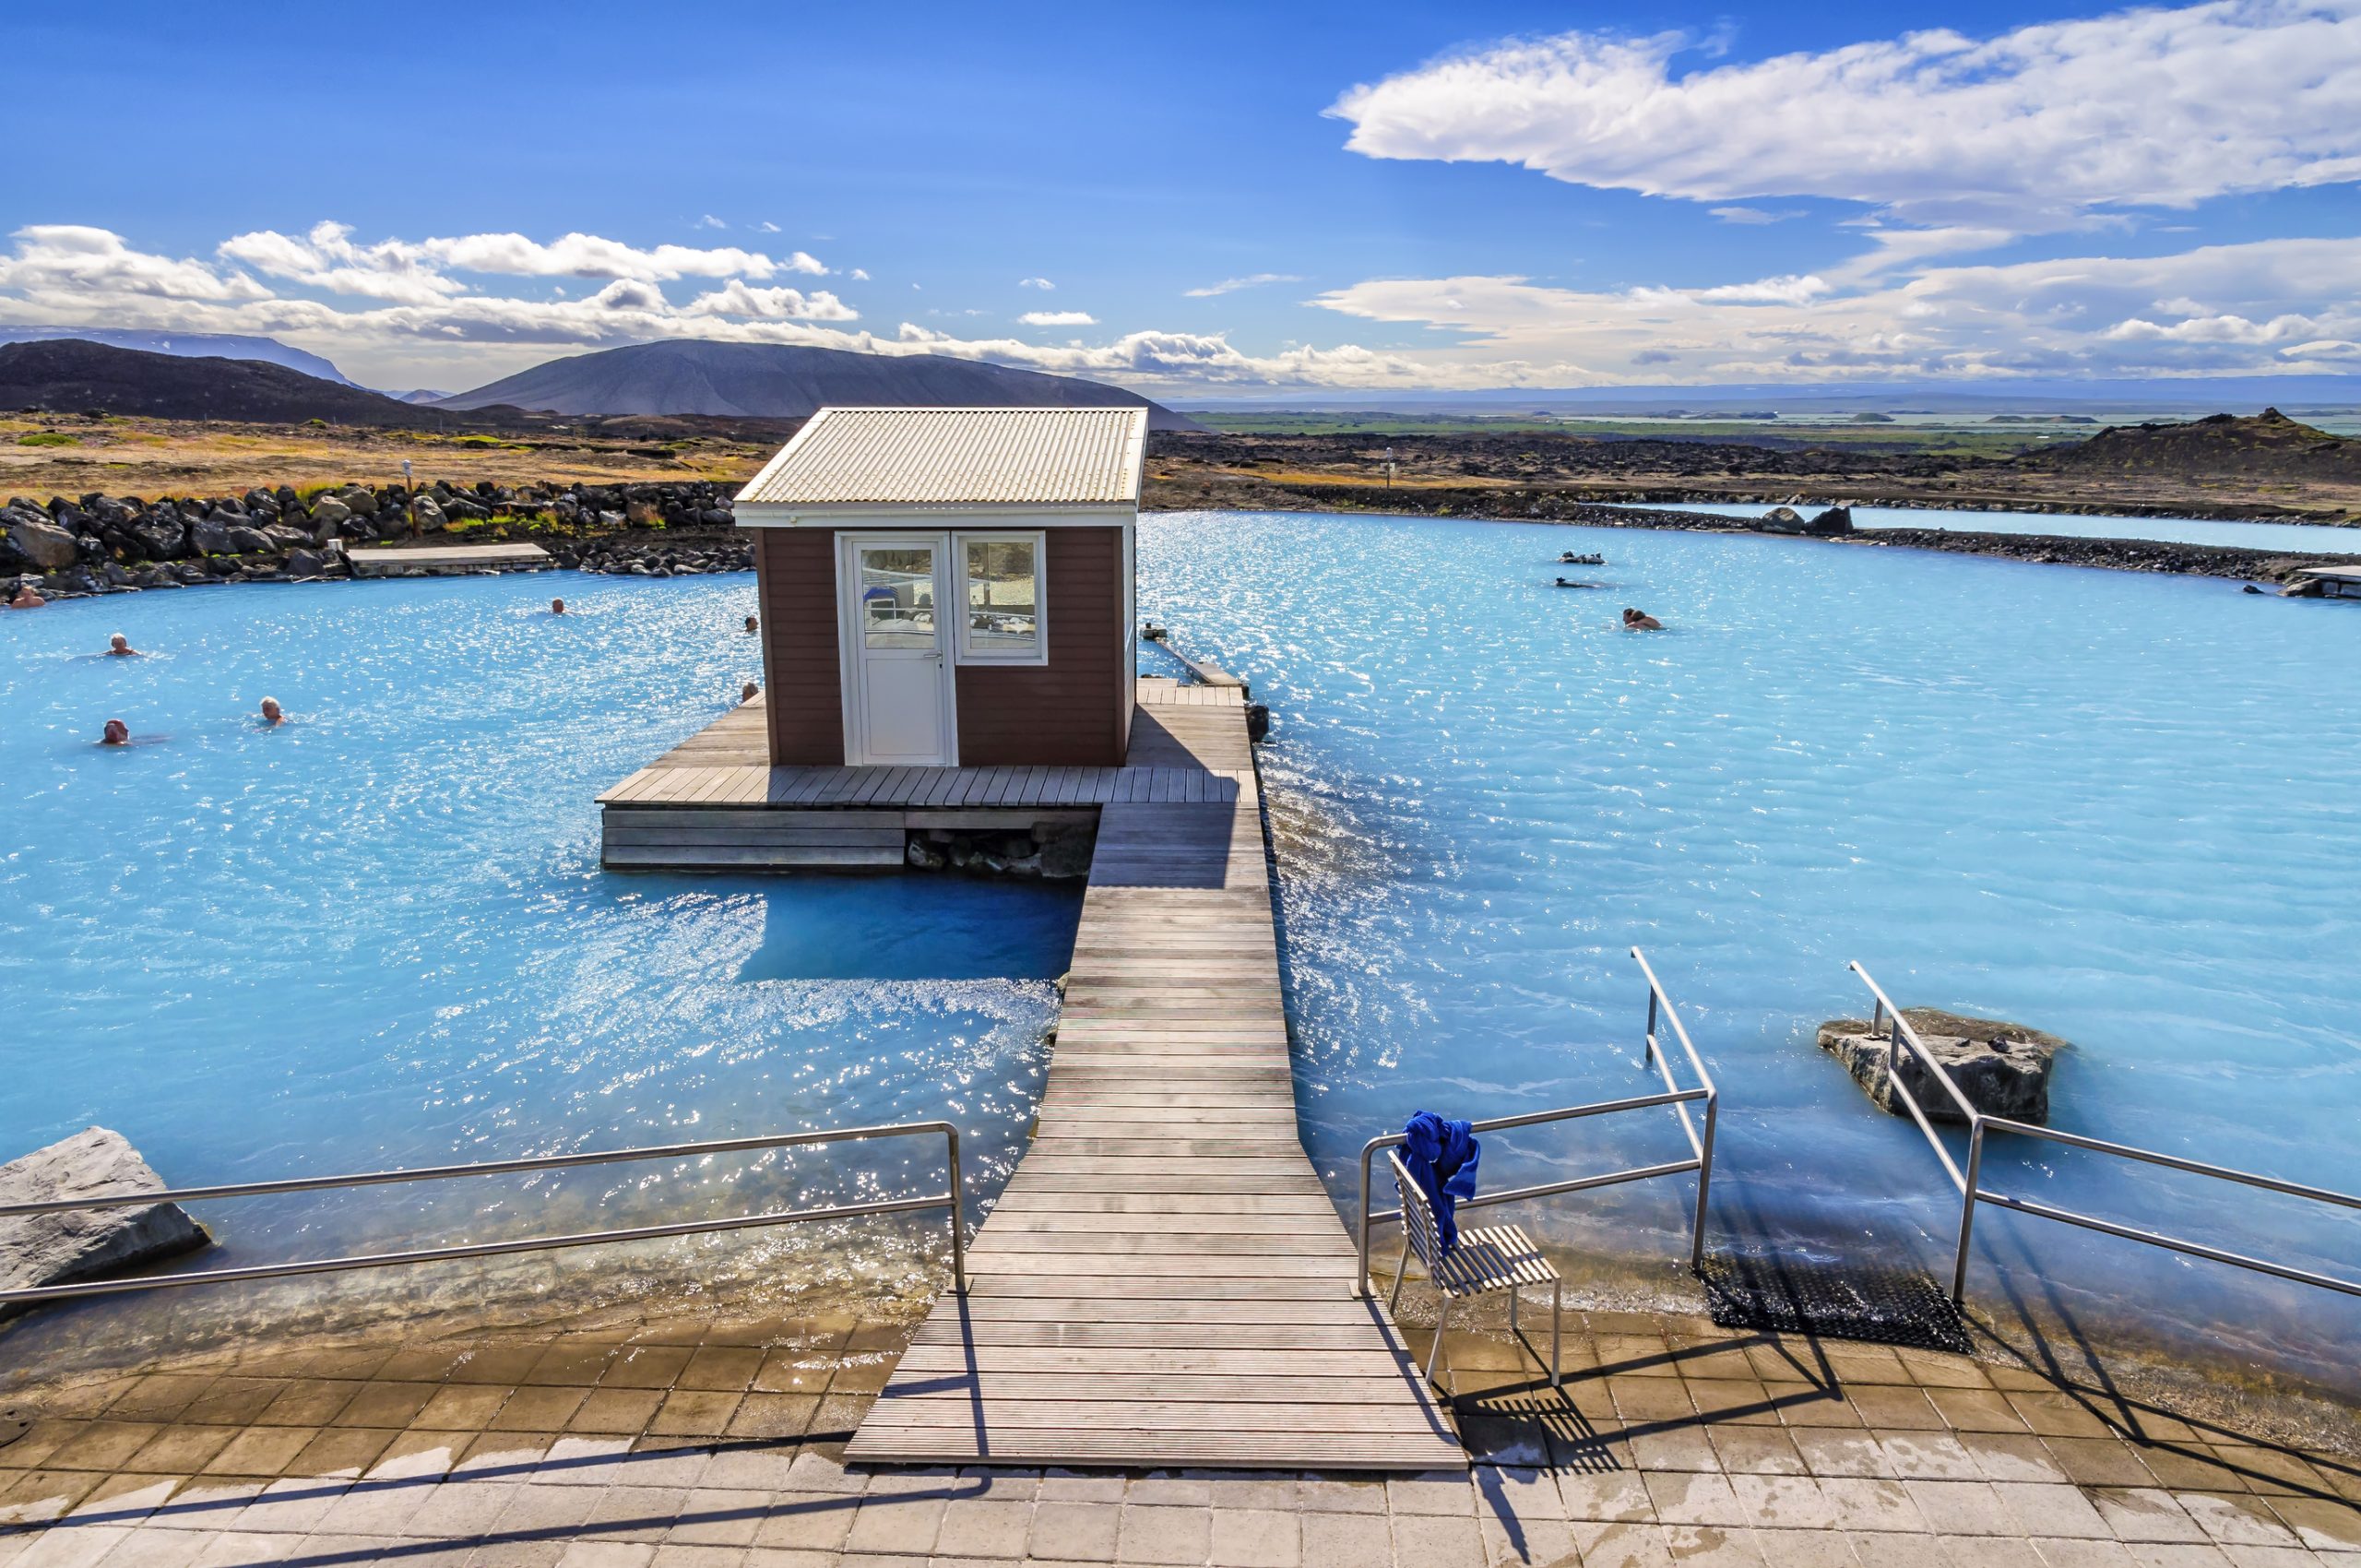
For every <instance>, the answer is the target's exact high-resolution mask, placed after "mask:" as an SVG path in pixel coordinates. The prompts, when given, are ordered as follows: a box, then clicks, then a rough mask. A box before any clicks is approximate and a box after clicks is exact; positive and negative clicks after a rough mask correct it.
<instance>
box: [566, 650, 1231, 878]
mask: <svg viewBox="0 0 2361 1568" xmlns="http://www.w3.org/2000/svg"><path fill="white" fill-rule="evenodd" d="M1139 698H1140V701H1141V703H1142V704H1143V705H1144V706H1142V707H1140V708H1139V709H1138V710H1137V716H1136V717H1135V718H1134V719H1133V726H1132V733H1133V740H1132V747H1131V766H1125V767H772V766H769V764H768V758H767V752H766V749H765V740H764V733H763V710H762V705H761V703H760V701H759V700H757V701H755V702H753V703H749V704H746V705H745V706H743V707H736V708H733V709H731V710H730V712H728V713H725V714H723V715H722V716H721V717H720V718H719V719H716V720H714V721H713V722H712V723H711V724H708V725H706V727H705V728H704V729H703V730H700V731H697V732H696V733H695V734H694V735H692V736H690V737H689V738H688V739H687V740H686V741H683V742H681V744H679V745H677V746H675V747H673V748H672V749H671V750H670V751H669V752H667V753H665V754H663V755H662V756H660V757H658V758H657V759H656V760H655V761H654V762H652V763H650V764H648V766H646V767H643V768H641V769H640V770H639V771H638V772H636V773H635V774H633V775H632V776H631V777H630V778H625V779H623V781H622V782H621V783H619V784H617V785H616V786H615V787H614V788H612V789H611V790H608V791H607V792H606V793H604V794H602V795H600V796H599V804H600V805H601V806H602V807H604V808H605V811H604V814H603V816H604V825H605V826H604V843H603V847H602V851H601V858H602V860H603V861H604V863H605V864H607V865H609V866H611V867H615V868H618V869H628V868H637V869H643V870H657V869H664V870H685V871H724V870H747V871H790V870H801V869H805V868H811V867H862V866H866V867H874V868H881V869H882V868H884V867H887V866H896V865H899V864H901V863H902V855H903V842H904V839H903V835H904V834H905V833H907V832H908V830H909V829H912V828H927V827H962V828H1019V829H1021V828H1026V827H1029V826H1034V825H1036V824H1038V823H1048V824H1052V825H1058V824H1066V823H1074V824H1080V823H1087V822H1089V821H1090V820H1091V819H1092V818H1094V817H1095V816H1096V815H1097V811H1098V809H1099V808H1100V807H1102V806H1107V805H1114V804H1127V803H1134V802H1159V803H1170V804H1224V805H1226V804H1228V803H1231V802H1236V801H1237V800H1238V798H1239V792H1240V779H1241V778H1243V779H1245V780H1247V781H1248V786H1247V787H1248V788H1250V789H1251V781H1252V777H1253V768H1252V760H1251V759H1250V758H1246V757H1243V756H1240V757H1238V758H1235V759H1232V764H1233V765H1232V766H1224V767H1211V766H1206V765H1205V763H1204V761H1203V760H1201V759H1200V758H1198V757H1197V756H1196V755H1194V754H1192V753H1191V752H1190V750H1189V749H1188V747H1187V746H1185V745H1183V744H1181V743H1180V742H1177V741H1174V740H1173V739H1172V738H1171V735H1170V732H1169V722H1171V723H1178V722H1181V719H1180V716H1181V715H1188V714H1194V713H1197V712H1199V711H1204V712H1207V713H1213V712H1220V713H1225V714H1227V715H1228V720H1229V721H1230V722H1236V721H1237V716H1238V713H1239V706H1238V705H1239V694H1238V693H1237V692H1236V691H1234V690H1228V691H1225V690H1221V689H1219V688H1213V687H1204V686H1182V685H1179V684H1178V683H1175V682H1174V681H1172V680H1171V679H1169V678H1167V677H1148V678H1144V679H1142V680H1141V681H1140V683H1139ZM1168 719H1169V722H1168ZM1244 742H1245V738H1244V734H1243V732H1242V731H1241V732H1240V737H1239V743H1240V747H1241V748H1242V747H1243V745H1244Z"/></svg>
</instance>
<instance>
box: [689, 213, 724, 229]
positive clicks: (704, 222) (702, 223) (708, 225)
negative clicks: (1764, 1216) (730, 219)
mask: <svg viewBox="0 0 2361 1568" xmlns="http://www.w3.org/2000/svg"><path fill="white" fill-rule="evenodd" d="M689 227H691V228H693V229H727V228H729V227H730V225H729V224H727V223H724V222H723V221H722V220H720V219H718V218H716V217H715V216H714V215H713V214H712V213H710V212H708V213H706V215H705V216H704V217H703V218H700V219H698V220H696V221H695V222H694V223H692V224H691V225H689Z"/></svg>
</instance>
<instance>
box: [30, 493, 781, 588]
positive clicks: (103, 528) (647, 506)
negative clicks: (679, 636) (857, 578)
mask: <svg viewBox="0 0 2361 1568" xmlns="http://www.w3.org/2000/svg"><path fill="white" fill-rule="evenodd" d="M730 506H731V491H730V489H728V488H725V487H724V486H722V485H718V484H716V483H714V482H713V481H708V480H695V481H681V482H669V483H649V484H626V485H567V484H562V483H547V484H535V485H523V486H514V485H495V484H492V483H490V482H488V481H487V482H484V483H481V484H478V485H475V486H473V487H465V486H454V485H451V484H448V483H444V482H437V483H434V484H431V485H424V486H421V487H419V488H418V489H416V490H405V489H404V488H403V487H401V486H399V485H384V486H377V487H374V488H373V487H371V486H368V485H358V484H354V485H343V486H327V487H322V488H318V489H314V490H310V491H305V492H299V491H296V490H295V489H293V488H291V487H290V486H287V485H280V486H279V487H278V488H276V489H270V490H266V489H259V488H257V489H255V490H249V491H247V492H246V493H244V494H243V495H234V496H215V497H212V498H209V499H204V498H196V497H184V498H169V497H168V498H163V499H159V500H152V501H151V500H147V499H144V498H142V497H139V496H113V495H106V494H96V493H94V494H89V495H84V496H82V497H80V498H79V499H78V500H67V499H66V498H65V497H64V496H52V497H51V498H50V499H49V500H48V501H46V502H36V501H32V500H30V499H28V498H26V497H23V496H11V497H10V498H9V499H8V501H7V503H6V505H5V506H0V587H5V588H6V589H7V590H8V591H7V597H13V595H14V593H15V591H16V590H17V589H18V588H28V587H29V588H32V589H33V590H34V591H35V592H36V593H38V594H40V595H41V596H42V598H43V599H45V600H47V599H77V598H83V597H87V596H89V595H93V594H105V593H125V592H135V591H138V590H141V589H146V588H194V587H197V586H200V585H203V584H208V583H226V582H305V581H313V580H317V579H323V578H336V577H344V576H350V575H351V568H350V565H349V564H347V563H346V561H345V559H344V551H345V550H346V549H347V548H349V547H355V546H366V545H375V544H388V543H390V544H400V543H404V542H411V541H415V542H419V543H434V544H445V545H447V544H489V543H496V542H512V541H518V540H522V541H526V542H530V543H535V544H540V545H541V546H542V547H543V548H545V549H547V550H548V551H549V552H550V553H551V554H552V557H553V558H554V559H555V561H556V564H558V565H560V566H564V567H570V568H575V569H578V570H581V571H587V572H603V573H609V574H617V575H623V574H628V575H630V576H687V575H693V574H700V573H706V572H742V571H751V570H752V569H753V551H752V550H751V549H750V548H749V547H748V545H747V544H746V542H745V541H744V540H742V539H739V538H736V537H734V536H733V535H732V534H731V533H730V529H733V528H734V526H735V518H734V517H733V516H732V515H731V511H730Z"/></svg>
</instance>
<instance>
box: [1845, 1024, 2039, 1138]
mask: <svg viewBox="0 0 2361 1568" xmlns="http://www.w3.org/2000/svg"><path fill="white" fill-rule="evenodd" d="M1902 1016H1904V1017H1905V1018H1907V1019H1909V1020H1910V1025H1911V1027H1912V1028H1915V1029H1916V1030H1917V1031H1918V1038H1919V1039H1920V1040H1921V1041H1923V1042H1924V1043H1925V1044H1926V1047H1927V1049H1928V1051H1929V1052H1931V1053H1932V1054H1933V1056H1934V1058H1935V1060H1936V1061H1937V1062H1938V1063H1941V1065H1942V1069H1943V1071H1944V1073H1945V1074H1946V1075H1948V1076H1949V1077H1950V1078H1951V1080H1952V1083H1954V1084H1956V1085H1958V1086H1959V1090H1960V1093H1962V1094H1963V1095H1965V1096H1966V1097H1967V1102H1968V1104H1970V1105H1972V1106H1974V1107H1975V1109H1976V1110H1978V1111H1982V1112H1984V1113H1985V1114H1986V1115H1987V1116H2005V1117H2008V1118H2009V1119H2010V1120H2011V1121H2014V1122H2032V1123H2036V1124H2047V1122H2048V1121H2049V1072H2050V1068H2051V1066H2052V1065H2053V1064H2054V1063H2055V1062H2056V1059H2057V1056H2058V1052H2059V1051H2063V1050H2065V1049H2066V1042H2065V1041H2064V1040H2062V1039H2058V1037H2057V1036H2056V1035H2046V1034H2044V1033H2042V1032H2041V1031H2040V1030H2039V1029H2029V1028H2025V1027H2024V1026H2023V1024H2011V1023H2008V1022H2006V1021H2005V1020H2002V1019H1999V1018H1969V1017H1963V1016H1960V1015H1959V1014H1957V1013H1945V1012H1942V1011H1940V1010H1939V1009H1936V1008H1933V1007H1905V1008H1904V1009H1903V1010H1902ZM1820 1048H1821V1050H1822V1051H1827V1052H1828V1053H1829V1054H1830V1055H1832V1056H1833V1057H1835V1058H1836V1059H1837V1060H1838V1061H1839V1062H1842V1063H1845V1071H1846V1072H1848V1073H1850V1074H1852V1075H1853V1081H1854V1082H1856V1083H1857V1084H1859V1085H1860V1086H1861V1088H1862V1091H1863V1092H1864V1093H1866V1094H1867V1095H1868V1096H1869V1099H1870V1100H1871V1101H1873V1102H1874V1103H1875V1104H1876V1105H1877V1106H1878V1108H1879V1109H1880V1110H1881V1111H1891V1112H1892V1114H1894V1115H1896V1116H1907V1115H1909V1114H1910V1112H1909V1111H1908V1110H1907V1109H1906V1108H1905V1107H1904V1105H1903V1103H1902V1098H1901V1097H1900V1096H1899V1095H1897V1094H1895V1093H1894V1092H1893V1084H1892V1078H1891V1076H1890V1075H1889V1073H1888V1066H1887V1056H1888V1054H1889V1052H1890V1051H1892V1046H1891V1045H1889V1044H1888V1042H1887V1040H1886V1039H1885V1037H1884V1036H1883V1035H1881V1034H1872V1033H1870V1032H1869V1025H1868V1024H1867V1023H1866V1022H1864V1021H1863V1020H1861V1019H1859V1018H1832V1019H1830V1020H1829V1021H1828V1022H1827V1023H1824V1024H1822V1025H1821V1026H1820ZM1902 1081H1903V1083H1904V1085H1906V1086H1907V1087H1908V1088H1909V1090H1910V1093H1911V1096H1912V1097H1913V1098H1914V1099H1916V1100H1917V1101H1918V1108H1919V1109H1920V1110H1921V1111H1925V1112H1926V1113H1927V1119H1928V1121H1930V1122H1960V1121H1964V1118H1963V1117H1962V1116H1961V1115H1960V1114H1959V1110H1958V1108H1957V1107H1956V1106H1954V1105H1953V1104H1952V1097H1951V1096H1949V1095H1947V1094H1945V1093H1944V1092H1943V1090H1942V1086H1941V1085H1940V1084H1938V1083H1936V1082H1935V1081H1934V1080H1933V1078H1931V1077H1930V1076H1929V1075H1928V1072H1927V1069H1926V1068H1925V1067H1924V1066H1922V1065H1921V1064H1920V1063H1919V1061H1918V1059H1917V1057H1916V1056H1915V1055H1913V1054H1911V1053H1910V1052H1909V1051H1907V1050H1904V1051H1903V1062H1902Z"/></svg>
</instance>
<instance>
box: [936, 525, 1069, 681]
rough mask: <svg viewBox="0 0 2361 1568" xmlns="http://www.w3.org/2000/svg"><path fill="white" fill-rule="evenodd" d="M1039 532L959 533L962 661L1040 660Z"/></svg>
mask: <svg viewBox="0 0 2361 1568" xmlns="http://www.w3.org/2000/svg"><path fill="white" fill-rule="evenodd" d="M1045 553H1046V552H1045V550H1044V536H1042V535H1040V534H1038V533H996V534H979V533H967V534H961V535H959V537H958V561H959V567H960V576H961V580H962V582H963V583H964V584H965V592H966V595H967V613H966V615H964V616H963V617H962V618H961V620H960V623H959V659H960V662H961V663H963V664H1043V663H1047V662H1048V660H1049V649H1048V645H1047V644H1046V643H1045V642H1044V640H1043V638H1042V635H1041V610H1042V605H1041V565H1042V560H1043V557H1044V554H1045Z"/></svg>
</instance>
